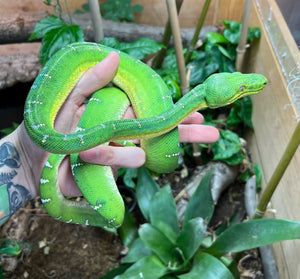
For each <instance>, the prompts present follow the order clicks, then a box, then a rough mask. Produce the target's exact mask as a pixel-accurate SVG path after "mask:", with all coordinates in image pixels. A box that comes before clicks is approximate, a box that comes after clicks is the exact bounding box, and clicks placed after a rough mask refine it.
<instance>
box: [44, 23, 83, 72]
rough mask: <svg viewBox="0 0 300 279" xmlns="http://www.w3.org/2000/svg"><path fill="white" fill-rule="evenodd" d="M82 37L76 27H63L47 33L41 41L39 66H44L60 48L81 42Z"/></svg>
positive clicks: (81, 33) (80, 31) (81, 32)
mask: <svg viewBox="0 0 300 279" xmlns="http://www.w3.org/2000/svg"><path fill="white" fill-rule="evenodd" d="M83 40H84V35H83V31H82V29H81V28H80V27H79V26H78V25H71V26H69V25H67V24H66V25H65V26H63V27H59V28H56V29H52V30H50V31H49V32H47V33H46V34H45V36H44V38H43V41H42V47H41V50H40V60H41V64H42V65H43V66H44V65H45V64H46V62H47V61H48V60H49V59H50V58H51V57H52V56H53V55H54V54H55V53H56V52H57V51H58V50H60V49H61V48H63V47H64V46H66V45H68V44H70V43H74V42H82V41H83Z"/></svg>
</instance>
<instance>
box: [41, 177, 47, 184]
mask: <svg viewBox="0 0 300 279" xmlns="http://www.w3.org/2000/svg"><path fill="white" fill-rule="evenodd" d="M40 183H41V184H46V183H49V180H48V179H44V178H41V179H40Z"/></svg>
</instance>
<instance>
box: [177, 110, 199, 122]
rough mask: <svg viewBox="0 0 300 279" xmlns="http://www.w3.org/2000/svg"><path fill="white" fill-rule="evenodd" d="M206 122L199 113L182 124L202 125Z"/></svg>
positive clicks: (195, 113) (192, 115)
mask: <svg viewBox="0 0 300 279" xmlns="http://www.w3.org/2000/svg"><path fill="white" fill-rule="evenodd" d="M203 122H204V117H203V115H202V114H201V113H199V112H194V113H193V114H191V115H190V116H188V117H187V118H186V119H184V120H183V121H182V122H181V123H180V124H202V123H203Z"/></svg>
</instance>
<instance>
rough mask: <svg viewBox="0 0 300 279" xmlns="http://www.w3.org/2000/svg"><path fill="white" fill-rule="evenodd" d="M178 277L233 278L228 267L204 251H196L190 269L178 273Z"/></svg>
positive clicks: (186, 278)
mask: <svg viewBox="0 0 300 279" xmlns="http://www.w3.org/2000/svg"><path fill="white" fill-rule="evenodd" d="M178 277H179V278H180V279H221V278H222V279H234V277H233V275H232V274H231V272H230V271H229V269H228V268H227V267H226V266H225V265H224V264H223V263H222V262H221V261H220V260H218V259H217V258H215V257H213V256H212V255H209V254H207V253H204V252H200V251H199V252H197V254H196V256H195V258H194V261H193V267H192V270H191V271H190V272H189V273H186V274H183V275H179V276H178Z"/></svg>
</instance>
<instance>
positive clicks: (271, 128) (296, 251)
mask: <svg viewBox="0 0 300 279" xmlns="http://www.w3.org/2000/svg"><path fill="white" fill-rule="evenodd" d="M266 2H268V4H269V5H270V7H272V9H271V12H272V14H271V15H272V16H271V21H272V22H271V24H272V25H273V26H274V24H275V23H274V22H276V23H277V25H278V26H280V28H279V29H278V30H276V33H275V34H273V35H276V39H277V40H278V42H279V41H280V44H276V42H275V46H277V47H280V48H283V47H284V48H285V49H284V51H285V53H287V55H288V57H286V59H287V60H288V61H289V62H288V63H289V64H291V65H297V62H298V61H299V50H298V49H297V51H296V49H295V42H294V41H293V38H292V36H291V34H290V32H289V29H288V28H287V26H286V24H285V22H284V19H283V17H282V15H281V13H280V11H279V9H278V7H277V5H276V3H275V1H274V0H268V1H266ZM266 2H265V3H266ZM260 8H261V7H260ZM251 25H252V26H260V27H261V28H262V38H261V39H260V41H259V42H257V43H256V44H254V45H253V46H252V47H251V49H250V51H249V52H248V57H246V64H245V70H246V71H247V72H256V73H261V74H264V75H265V76H266V77H267V78H268V80H269V84H268V86H267V87H266V89H265V90H264V92H263V93H262V94H259V95H257V96H255V97H253V124H254V127H255V134H252V137H250V138H249V143H250V149H251V151H252V154H253V158H254V160H255V161H258V162H260V163H261V167H262V170H263V173H264V181H263V188H264V187H265V185H266V181H269V179H270V177H271V175H272V174H273V171H274V169H275V167H276V166H277V163H278V161H279V159H280V158H281V156H282V154H283V152H284V150H285V147H286V146H287V143H288V141H289V139H290V137H291V135H292V133H293V131H294V128H295V126H296V123H297V120H296V119H297V117H298V115H299V114H298V112H297V109H296V106H295V104H293V102H292V98H291V96H290V94H289V92H288V81H287V77H286V72H283V71H282V64H280V63H279V62H280V60H278V56H277V55H276V54H278V53H281V51H282V49H276V50H275V51H274V48H273V46H272V44H271V41H270V38H269V37H268V36H269V34H268V32H267V30H266V28H265V25H264V23H263V22H262V20H261V18H260V13H259V10H258V9H257V6H256V5H254V9H253V13H252V18H251ZM272 32H274V30H273V31H272ZM272 43H273V45H274V41H272ZM299 165H300V150H299V149H298V151H297V152H296V154H295V156H294V158H293V159H292V162H291V164H290V165H289V167H288V169H287V171H286V173H285V174H284V177H283V178H282V180H281V182H280V185H279V188H278V189H277V190H276V192H275V194H274V197H273V199H272V207H273V208H274V209H275V217H276V218H285V219H291V220H297V221H300V211H299V199H300V172H299ZM282 229H284V228H282ZM274 250H275V255H276V260H277V263H278V269H279V273H280V278H283V279H288V278H290V279H293V278H300V266H299V264H298V262H299V257H300V242H299V241H287V242H282V243H280V244H276V245H275V246H274Z"/></svg>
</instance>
